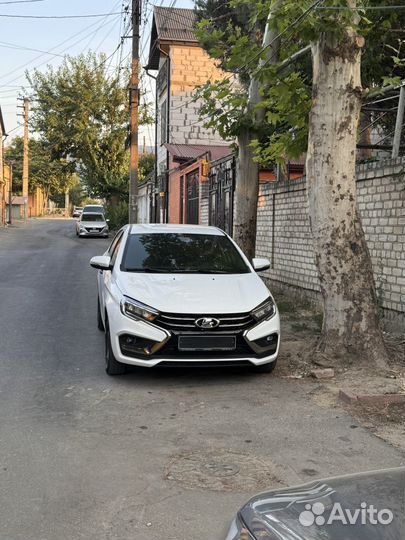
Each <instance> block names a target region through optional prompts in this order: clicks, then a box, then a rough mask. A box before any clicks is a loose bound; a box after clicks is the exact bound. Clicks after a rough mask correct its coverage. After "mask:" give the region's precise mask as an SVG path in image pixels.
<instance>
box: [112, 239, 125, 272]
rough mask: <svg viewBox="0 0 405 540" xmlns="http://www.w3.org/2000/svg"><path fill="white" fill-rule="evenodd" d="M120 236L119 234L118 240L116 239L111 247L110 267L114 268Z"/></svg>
mask: <svg viewBox="0 0 405 540" xmlns="http://www.w3.org/2000/svg"><path fill="white" fill-rule="evenodd" d="M122 235H123V233H122V234H120V236H119V238H117V241H116V242H115V245H114V247H113V250H112V253H111V255H110V257H111V266H112V267H114V264H115V261H116V259H117V254H118V250H119V249H120V245H121V241H122Z"/></svg>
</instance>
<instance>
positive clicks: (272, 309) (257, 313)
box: [250, 298, 276, 321]
mask: <svg viewBox="0 0 405 540" xmlns="http://www.w3.org/2000/svg"><path fill="white" fill-rule="evenodd" d="M275 313H276V306H275V304H274V302H273V300H272V298H268V299H267V300H265V301H264V302H262V303H261V304H260V305H258V306H257V307H256V308H255V309H253V310H252V311H251V312H250V314H251V315H252V317H253V318H255V319H256V321H261V320H263V319H270V318H271V317H273V315H275Z"/></svg>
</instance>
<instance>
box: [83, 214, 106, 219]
mask: <svg viewBox="0 0 405 540" xmlns="http://www.w3.org/2000/svg"><path fill="white" fill-rule="evenodd" d="M82 221H104V216H103V214H82Z"/></svg>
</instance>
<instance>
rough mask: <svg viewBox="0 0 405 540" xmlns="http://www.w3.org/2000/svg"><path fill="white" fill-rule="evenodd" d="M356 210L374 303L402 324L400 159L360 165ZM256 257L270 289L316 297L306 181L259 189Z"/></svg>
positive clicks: (404, 229) (404, 269)
mask: <svg viewBox="0 0 405 540" xmlns="http://www.w3.org/2000/svg"><path fill="white" fill-rule="evenodd" d="M357 194H358V206H359V210H360V214H361V217H362V222H363V227H364V231H365V235H366V239H367V244H368V247H369V250H370V254H371V258H372V262H373V269H374V278H375V281H376V286H377V291H378V296H379V301H380V303H381V305H382V307H383V308H384V314H385V316H386V317H387V319H390V320H391V321H392V322H393V323H394V322H395V321H396V322H397V323H398V322H400V323H403V322H404V321H405V204H404V198H405V197H404V195H405V158H398V159H396V160H384V161H379V162H375V163H371V164H366V165H360V166H359V167H358V170H357ZM257 215H258V225H257V227H258V230H257V250H256V254H257V256H263V257H268V258H269V259H270V261H271V269H270V270H269V271H267V272H264V273H263V275H264V277H265V278H267V279H268V280H269V281H270V283H271V284H272V285H273V286H275V287H281V288H283V289H290V290H291V288H292V289H294V290H295V291H296V292H297V293H300V294H302V293H306V295H307V296H309V297H312V298H314V299H315V298H316V297H317V296H318V294H319V282H318V277H317V271H316V268H315V264H314V253H313V246H312V240H311V234H310V229H309V220H308V205H307V200H306V182H305V178H303V179H301V180H295V181H291V182H282V183H277V184H264V185H262V186H261V189H260V196H259V201H258V214H257Z"/></svg>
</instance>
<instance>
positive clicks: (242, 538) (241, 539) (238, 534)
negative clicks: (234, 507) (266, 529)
mask: <svg viewBox="0 0 405 540" xmlns="http://www.w3.org/2000/svg"><path fill="white" fill-rule="evenodd" d="M225 540H255V539H254V537H253V536H252V535H251V533H250V532H249V530H248V529H247V528H246V526H245V525H244V523H242V521H241V519H240V518H239V516H236V518H235V519H234V520H233V522H232V523H231V527H230V529H229V531H228V534H227V535H226V539H225Z"/></svg>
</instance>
